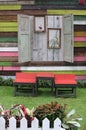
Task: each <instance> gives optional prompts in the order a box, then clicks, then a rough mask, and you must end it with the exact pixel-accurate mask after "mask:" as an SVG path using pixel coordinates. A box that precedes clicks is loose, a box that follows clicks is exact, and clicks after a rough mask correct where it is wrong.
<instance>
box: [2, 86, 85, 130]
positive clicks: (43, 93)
mask: <svg viewBox="0 0 86 130" xmlns="http://www.w3.org/2000/svg"><path fill="white" fill-rule="evenodd" d="M76 95H77V97H76V98H55V96H54V95H53V94H52V93H51V92H50V90H49V89H41V88H40V89H39V93H38V96H37V97H32V96H16V97H14V88H13V87H8V86H6V87H4V86H0V103H1V104H3V106H4V107H5V108H9V107H10V106H11V105H13V104H22V105H24V106H25V107H28V108H30V109H31V108H32V107H37V106H38V105H41V104H45V103H50V102H51V101H57V102H58V103H61V104H62V105H64V104H67V110H66V111H67V112H69V111H70V110H71V109H75V110H76V114H77V115H81V116H82V118H83V121H81V122H80V124H81V128H80V130H86V89H85V88H77V94H76Z"/></svg>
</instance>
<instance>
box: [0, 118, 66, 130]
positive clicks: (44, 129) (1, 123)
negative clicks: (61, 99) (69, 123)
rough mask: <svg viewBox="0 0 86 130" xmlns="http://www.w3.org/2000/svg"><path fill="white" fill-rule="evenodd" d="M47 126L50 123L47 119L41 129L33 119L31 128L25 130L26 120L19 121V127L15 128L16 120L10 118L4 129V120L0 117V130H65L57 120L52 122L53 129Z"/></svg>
mask: <svg viewBox="0 0 86 130" xmlns="http://www.w3.org/2000/svg"><path fill="white" fill-rule="evenodd" d="M49 126H50V122H49V120H48V119H47V118H45V119H44V120H43V122H42V127H41V128H40V127H39V121H38V119H36V118H34V120H33V121H32V123H31V127H29V128H27V120H26V119H25V118H22V119H21V121H20V127H19V128H16V119H15V118H14V117H11V118H10V119H9V127H8V128H5V120H4V118H3V117H0V130H65V129H64V128H61V121H60V119H59V118H57V119H56V120H55V121H54V127H53V128H50V127H49Z"/></svg>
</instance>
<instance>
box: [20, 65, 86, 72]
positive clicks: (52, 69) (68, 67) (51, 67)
mask: <svg viewBox="0 0 86 130" xmlns="http://www.w3.org/2000/svg"><path fill="white" fill-rule="evenodd" d="M20 70H22V71H23V70H26V71H32V70H35V71H38V70H40V71H41V70H42V71H50V70H51V71H56V70H57V71H63V70H64V71H66V70H70V71H71V70H76V71H80V70H85V71H86V67H85V66H61V67H59V66H46V67H45V66H41V67H40V66H37V67H35V66H32V67H21V68H20Z"/></svg>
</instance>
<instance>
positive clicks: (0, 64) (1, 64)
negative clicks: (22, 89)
mask: <svg viewBox="0 0 86 130" xmlns="http://www.w3.org/2000/svg"><path fill="white" fill-rule="evenodd" d="M0 66H12V62H0Z"/></svg>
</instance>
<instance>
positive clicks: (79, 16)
mask: <svg viewBox="0 0 86 130" xmlns="http://www.w3.org/2000/svg"><path fill="white" fill-rule="evenodd" d="M74 20H86V15H75V16H74Z"/></svg>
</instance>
